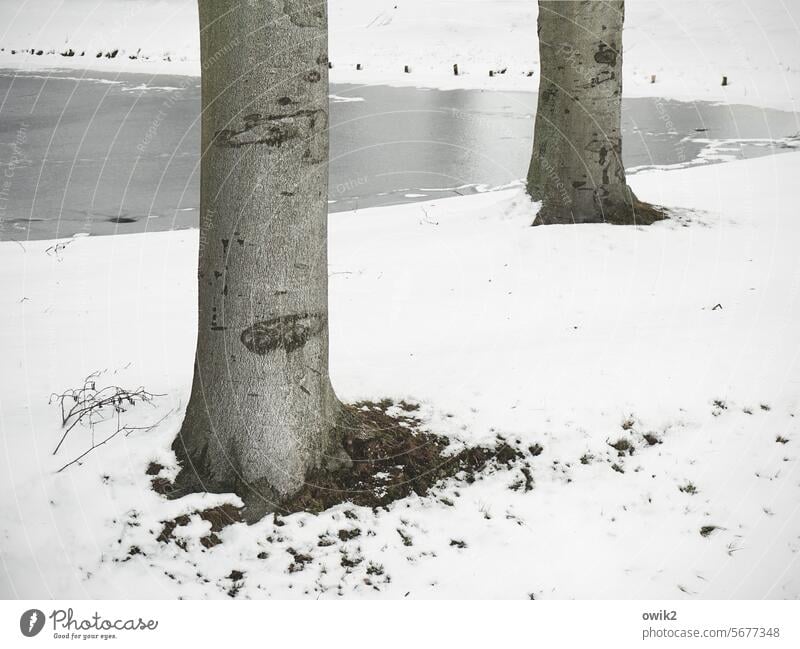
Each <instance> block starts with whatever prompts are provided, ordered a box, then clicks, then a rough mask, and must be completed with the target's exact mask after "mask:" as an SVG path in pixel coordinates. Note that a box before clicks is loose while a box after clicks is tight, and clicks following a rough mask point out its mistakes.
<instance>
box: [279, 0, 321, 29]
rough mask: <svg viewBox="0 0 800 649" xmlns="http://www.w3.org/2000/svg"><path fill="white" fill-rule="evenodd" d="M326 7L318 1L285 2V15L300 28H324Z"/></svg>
mask: <svg viewBox="0 0 800 649" xmlns="http://www.w3.org/2000/svg"><path fill="white" fill-rule="evenodd" d="M324 7H325V5H324V4H320V3H319V2H318V1H317V0H283V13H284V14H285V15H286V17H287V18H288V19H289V20H290V21H291V23H292V24H293V25H297V26H298V27H322V26H323V25H324V23H325V10H324Z"/></svg>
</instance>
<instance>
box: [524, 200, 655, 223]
mask: <svg viewBox="0 0 800 649" xmlns="http://www.w3.org/2000/svg"><path fill="white" fill-rule="evenodd" d="M668 218H669V214H668V213H667V212H666V210H664V209H663V208H662V207H659V206H658V205H652V204H650V203H645V202H644V201H640V200H639V199H638V198H636V197H634V199H633V201H632V202H631V203H628V202H617V203H607V204H604V205H603V206H596V207H595V208H594V209H593V210H592V211H591V213H588V214H587V213H582V214H580V215H579V216H578V215H576V214H575V213H574V211H573V210H572V209H571V208H570V207H563V206H560V205H559V206H553V207H548V206H547V205H543V206H542V208H541V209H540V210H539V213H538V214H537V215H536V218H535V219H534V221H533V223H532V224H531V225H567V224H579V223H609V224H611V225H652V224H653V223H656V222H657V221H663V220H665V219H668Z"/></svg>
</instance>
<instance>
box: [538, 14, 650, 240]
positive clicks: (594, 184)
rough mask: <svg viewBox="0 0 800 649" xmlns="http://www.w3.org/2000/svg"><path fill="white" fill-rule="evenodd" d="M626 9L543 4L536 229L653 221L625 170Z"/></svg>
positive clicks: (540, 50)
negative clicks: (622, 127) (622, 125)
mask: <svg viewBox="0 0 800 649" xmlns="http://www.w3.org/2000/svg"><path fill="white" fill-rule="evenodd" d="M624 11H625V3H624V2H623V1H622V0H618V1H615V2H601V1H591V2H584V1H580V2H579V1H576V0H566V1H557V2H553V1H548V0H539V55H540V58H541V79H540V81H539V100H538V108H537V112H536V125H535V130H534V136H533V155H532V157H531V164H530V168H529V170H528V181H527V189H528V193H529V194H530V195H531V197H532V198H533V199H534V200H538V201H542V208H541V210H540V212H539V214H538V216H537V219H536V223H537V224H540V223H541V224H548V223H603V222H611V223H634V222H637V223H642V222H645V221H652V220H653V219H652V218H650V217H651V216H652V214H651V213H650V210H649V209H646V207H645V206H644V205H641V204H639V203H638V202H637V201H636V199H635V197H634V196H633V193H632V192H631V190H630V189H629V187H628V185H627V183H626V182H625V168H624V167H623V165H622V136H621V133H620V111H621V106H622V22H623V17H624ZM638 208H642V209H641V210H640V209H638Z"/></svg>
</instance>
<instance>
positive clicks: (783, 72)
mask: <svg viewBox="0 0 800 649" xmlns="http://www.w3.org/2000/svg"><path fill="white" fill-rule="evenodd" d="M626 4H627V9H626V12H627V17H626V30H625V68H624V90H625V94H626V95H627V96H660V97H669V98H675V99H683V100H697V99H705V100H711V101H721V102H729V103H746V104H753V105H758V106H769V107H774V108H782V109H786V110H797V109H798V96H799V94H798V90H799V89H800V52H799V51H798V48H797V45H796V44H797V39H798V24H799V23H800V5H798V4H797V3H785V2H781V1H780V0H764V1H762V2H756V3H753V2H747V1H746V0H708V1H705V2H700V3H698V2H695V1H694V0H628V2H627V3H626ZM195 5H196V2H195V0H136V1H129V0H71V1H70V2H68V3H65V2H61V1H60V0H40V1H38V2H36V3H31V2H22V0H13V1H7V2H4V3H2V5H0V24H2V25H6V27H5V30H4V32H3V33H2V34H0V46H2V47H3V48H4V51H3V52H0V67H23V68H32V67H33V68H47V67H69V68H79V69H80V68H101V69H105V70H121V71H129V72H137V71H138V72H146V73H156V72H163V73H174V74H199V71H200V65H199V54H198V51H199V45H198V43H199V40H198V34H197V31H198V28H197V16H196V8H195ZM329 6H330V10H329V11H330V55H331V60H332V61H333V63H334V67H333V70H332V71H331V78H332V80H333V81H339V82H355V83H369V84H374V83H391V84H404V85H417V86H429V87H442V88H492V89H502V90H524V89H528V90H536V89H537V87H538V83H539V72H538V48H537V44H536V16H537V4H536V2H535V1H534V0H530V1H524V2H519V1H514V0H472V1H471V2H453V1H452V0H389V1H386V0H379V1H378V2H376V1H374V0H333V1H332V2H330V3H329ZM12 49H15V50H16V51H17V54H15V55H13V56H12V55H10V53H9V52H10V51H11V50H12ZM30 49H33V50H34V54H21V52H24V51H29V50H30ZM70 49H72V50H74V52H75V56H73V57H63V56H61V55H60V53H61V52H68V51H69V50H70ZM39 50H42V52H43V54H42V56H37V55H36V54H35V52H37V51H39ZM114 50H119V52H118V54H117V55H116V57H115V58H113V59H108V58H105V56H101V58H96V55H97V53H98V52H101V53H103V54H104V53H108V52H113V51H114ZM50 51H52V52H53V53H52V54H48V52H50ZM81 52H84V53H85V54H84V56H80V54H81ZM130 56H135V57H136V58H135V59H133V60H132V59H130V58H128V57H130ZM359 63H360V64H361V65H362V68H363V69H362V70H361V71H357V70H356V64H359ZM454 63H457V64H458V66H459V72H460V74H459V76H457V77H456V76H454V75H453V67H452V66H453V64H454ZM406 65H408V66H410V68H411V72H410V73H409V74H406V73H405V72H404V66H406ZM503 69H506V72H505V73H504V74H497V75H495V76H494V77H489V70H498V71H499V70H503ZM529 72H534V74H533V75H532V76H530V77H529V76H527V75H528V73H529ZM652 75H655V77H656V81H655V83H651V82H650V80H651V76H652ZM723 76H727V77H728V81H729V85H728V86H726V87H722V85H721V81H722V77H723Z"/></svg>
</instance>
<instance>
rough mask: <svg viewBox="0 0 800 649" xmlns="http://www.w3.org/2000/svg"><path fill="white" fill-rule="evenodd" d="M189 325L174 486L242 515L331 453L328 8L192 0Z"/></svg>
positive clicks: (297, 2)
mask: <svg viewBox="0 0 800 649" xmlns="http://www.w3.org/2000/svg"><path fill="white" fill-rule="evenodd" d="M199 6H200V29H201V39H200V44H201V61H202V66H203V73H202V106H203V113H202V162H201V201H200V255H199V272H198V280H199V322H198V338H197V352H196V360H195V371H194V380H193V384H192V393H191V398H190V401H189V404H188V407H187V410H186V417H185V419H184V422H183V426H182V428H181V431H180V435H179V437H178V438H177V439H176V441H175V444H174V445H173V448H174V449H175V451H176V454H177V455H178V457H179V459H180V460H181V462H182V466H183V470H182V472H181V476H179V483H182V484H181V486H183V487H188V488H191V489H195V490H206V491H219V490H225V491H227V490H234V491H236V492H237V493H239V495H241V496H242V497H243V498H244V499H245V503H246V504H247V507H248V510H249V512H250V518H251V519H255V518H258V517H259V516H260V514H262V513H263V512H266V511H269V510H270V509H272V508H273V506H274V500H276V499H280V498H283V497H286V496H288V495H290V494H292V493H294V492H295V491H297V489H299V487H300V486H301V485H302V484H303V482H304V479H305V477H306V474H307V472H308V471H309V470H311V469H313V468H317V467H319V466H320V465H322V464H324V463H325V461H326V458H329V457H331V456H333V457H339V455H340V453H339V452H338V451H337V448H339V449H340V447H338V446H337V440H336V439H334V434H333V432H332V431H333V430H334V428H335V426H336V423H337V419H338V416H339V411H340V405H339V402H338V400H337V398H336V396H335V394H334V392H333V389H332V387H331V384H330V380H329V376H328V298H327V290H328V274H327V273H328V264H327V196H328V166H327V165H328V56H327V11H326V5H325V2H324V1H323V2H319V1H316V0H259V1H258V2H247V1H243V2H236V1H234V0H200V2H199Z"/></svg>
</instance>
